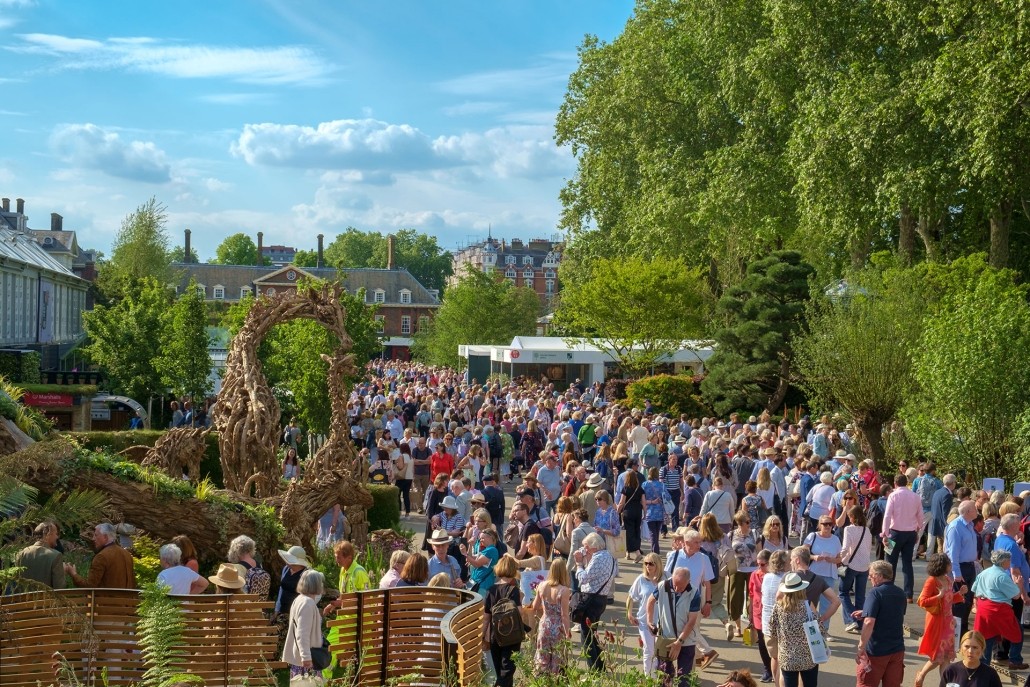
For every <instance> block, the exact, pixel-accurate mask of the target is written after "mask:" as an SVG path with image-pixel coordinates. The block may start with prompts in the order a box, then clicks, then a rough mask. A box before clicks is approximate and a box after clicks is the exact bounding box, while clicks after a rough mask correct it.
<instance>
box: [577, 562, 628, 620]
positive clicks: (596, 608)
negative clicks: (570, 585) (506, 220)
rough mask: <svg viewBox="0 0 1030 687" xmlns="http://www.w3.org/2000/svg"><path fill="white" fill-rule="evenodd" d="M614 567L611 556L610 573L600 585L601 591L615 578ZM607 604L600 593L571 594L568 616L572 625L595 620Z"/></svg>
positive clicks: (614, 563)
mask: <svg viewBox="0 0 1030 687" xmlns="http://www.w3.org/2000/svg"><path fill="white" fill-rule="evenodd" d="M616 566H617V564H616V562H615V557H614V556H613V557H612V572H611V574H610V575H609V576H608V580H607V581H606V582H605V583H604V584H603V585H601V589H604V588H605V587H606V586H608V582H611V580H612V578H613V577H615V568H616ZM607 602H608V598H607V597H606V596H605V595H604V594H603V593H602V592H583V591H578V592H573V594H572V598H571V599H570V601H569V608H570V609H571V612H570V613H569V616H570V617H571V619H572V622H574V623H584V622H586V620H587V619H588V618H589V619H590V620H596V619H597V618H600V617H601V614H602V613H604V605H605V604H606V603H607Z"/></svg>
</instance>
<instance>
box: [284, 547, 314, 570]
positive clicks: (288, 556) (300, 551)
mask: <svg viewBox="0 0 1030 687" xmlns="http://www.w3.org/2000/svg"><path fill="white" fill-rule="evenodd" d="M279 558H281V559H283V562H285V563H286V565H303V566H304V567H305V568H310V567H311V562H310V561H309V560H308V554H307V551H305V550H304V547H303V546H291V547H290V548H289V550H287V551H283V550H282V549H279Z"/></svg>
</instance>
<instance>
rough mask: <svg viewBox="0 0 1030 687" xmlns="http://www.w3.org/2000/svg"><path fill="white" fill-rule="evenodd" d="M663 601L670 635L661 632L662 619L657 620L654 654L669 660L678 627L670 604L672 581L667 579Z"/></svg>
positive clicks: (673, 608) (677, 634) (662, 659)
mask: <svg viewBox="0 0 1030 687" xmlns="http://www.w3.org/2000/svg"><path fill="white" fill-rule="evenodd" d="M663 589H664V590H665V602H666V603H667V604H668V606H669V622H670V623H671V624H672V637H666V636H664V635H663V634H662V619H661V617H659V618H657V620H658V635H657V636H656V637H655V638H654V655H655V656H657V657H658V660H659V661H671V660H672V655H671V653H672V645H673V644H675V643H676V638H677V637H679V629H678V628H677V627H676V608H675V606H673V605H672V583H671V582H670V581H669V580H666V581H665V586H664V587H663Z"/></svg>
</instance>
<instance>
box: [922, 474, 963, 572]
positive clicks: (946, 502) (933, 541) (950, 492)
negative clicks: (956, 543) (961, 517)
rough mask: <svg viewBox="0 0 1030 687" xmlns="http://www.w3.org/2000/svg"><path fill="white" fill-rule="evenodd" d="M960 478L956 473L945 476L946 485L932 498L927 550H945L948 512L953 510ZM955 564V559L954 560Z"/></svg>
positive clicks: (932, 551) (934, 551)
mask: <svg viewBox="0 0 1030 687" xmlns="http://www.w3.org/2000/svg"><path fill="white" fill-rule="evenodd" d="M957 484H958V480H957V479H956V478H955V475H952V474H950V473H949V474H947V475H945V476H944V486H942V487H941V488H940V489H938V490H937V491H936V492H935V493H934V495H933V498H932V499H931V500H930V514H931V518H930V526H929V530H928V531H927V536H926V552H927V553H928V554H929V553H936V552H937V551H943V550H944V530H945V528H946V527H947V526H948V513H950V512H951V505H952V501H953V500H954V496H955V486H956V485H957ZM952 563H953V564H954V561H952Z"/></svg>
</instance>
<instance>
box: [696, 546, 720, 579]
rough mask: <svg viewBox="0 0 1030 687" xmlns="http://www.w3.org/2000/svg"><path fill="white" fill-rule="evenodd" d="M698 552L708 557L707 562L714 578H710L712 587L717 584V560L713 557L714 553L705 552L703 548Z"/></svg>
mask: <svg viewBox="0 0 1030 687" xmlns="http://www.w3.org/2000/svg"><path fill="white" fill-rule="evenodd" d="M698 550H699V551H700V552H701V553H703V554H704V555H705V556H707V557H708V562H709V563H710V564H711V566H712V574H713V575H714V576H715V577H713V578H712V586H715V585H717V584H719V560H718V559H717V558H716V557H715V554H714V553H712V552H711V551H709V550H707V549H706V548H704V547H703V546H702V547H701V548H700V549H698Z"/></svg>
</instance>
